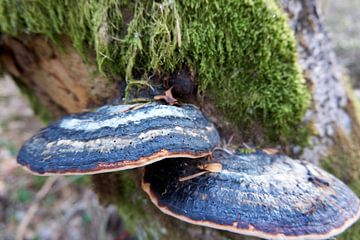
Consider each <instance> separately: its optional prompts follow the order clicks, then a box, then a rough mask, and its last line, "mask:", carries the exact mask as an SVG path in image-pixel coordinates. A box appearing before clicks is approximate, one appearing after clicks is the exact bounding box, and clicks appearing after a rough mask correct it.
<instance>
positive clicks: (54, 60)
mask: <svg viewBox="0 0 360 240" xmlns="http://www.w3.org/2000/svg"><path fill="white" fill-rule="evenodd" d="M24 2H25V1H24ZM94 2H95V1H94ZM144 2H146V1H144ZM254 2H262V1H254ZM49 4H50V3H49ZM83 4H85V3H83ZM108 4H109V6H108V8H107V9H106V13H107V14H103V15H101V18H100V23H97V24H96V33H97V34H98V35H97V36H98V38H96V39H95V40H94V43H88V42H84V46H86V47H81V49H80V50H79V47H78V42H76V40H74V39H75V38H74V36H71V34H74V33H73V32H71V31H70V32H61V30H59V31H58V32H57V33H56V34H57V38H53V36H52V35H51V34H50V35H49V33H48V32H47V31H41V30H34V27H33V28H31V27H30V26H32V25H30V24H29V26H27V28H24V29H22V28H23V26H22V25H21V24H24V23H23V22H26V21H24V19H22V20H21V21H19V22H21V24H20V23H18V24H17V26H16V28H18V29H17V31H16V32H14V31H13V30H9V29H10V28H9V27H8V26H5V24H3V26H1V24H2V23H0V30H1V31H2V35H1V42H0V64H1V66H2V69H3V70H4V71H5V72H6V73H9V74H10V75H11V76H12V77H13V79H14V80H15V81H16V83H17V84H18V86H19V87H20V88H21V89H22V90H23V92H24V93H26V94H27V95H28V96H29V98H30V99H31V102H32V104H33V108H34V109H35V112H36V113H37V114H38V115H40V116H41V117H42V118H43V119H44V120H50V119H55V118H58V117H60V116H62V115H64V114H66V113H73V112H79V111H82V110H84V109H86V108H90V107H95V106H100V105H102V104H104V103H106V102H107V101H109V100H111V99H114V98H116V97H119V96H121V97H125V93H124V92H123V86H122V84H123V83H124V82H126V83H127V86H129V85H131V84H132V83H133V82H135V83H139V84H141V81H135V80H134V79H138V78H141V77H143V76H144V75H145V74H144V72H141V71H140V70H139V69H141V67H142V65H141V64H144V63H143V62H141V61H140V60H138V59H137V58H136V57H137V56H138V55H139V51H140V49H141V48H140V47H139V48H134V49H132V50H134V51H133V52H131V51H130V55H131V54H133V55H131V56H130V57H129V59H128V60H129V62H128V63H126V64H125V65H124V66H126V68H125V69H124V68H123V67H119V68H122V69H120V70H119V71H112V70H109V69H103V68H102V66H103V65H102V63H103V62H106V61H108V60H109V58H111V56H113V55H111V54H112V53H110V55H111V56H110V57H109V56H104V58H101V57H99V55H101V54H100V53H102V52H101V51H99V49H101V47H102V46H103V44H105V45H106V44H108V45H109V46H110V42H111V41H115V42H116V41H117V39H115V40H114V39H110V40H109V39H108V36H107V35H106V34H103V31H105V32H106V31H108V32H109V31H112V30H111V29H110V27H109V26H108V25H107V24H105V23H107V22H111V23H113V24H114V22H112V21H116V20H117V18H115V17H114V15H113V14H114V12H112V11H113V10H112V7H114V6H115V5H116V4H113V3H108ZM111 4H113V5H111ZM261 4H262V3H261ZM23 5H26V4H25V3H23ZM119 5H120V4H119ZM280 5H281V7H282V9H283V11H284V12H285V13H286V14H287V15H288V20H289V26H290V27H291V29H292V31H293V32H294V35H295V38H296V41H297V54H298V55H297V56H298V60H299V63H300V66H301V70H302V74H303V77H304V79H305V80H306V86H307V88H308V90H309V92H310V94H311V105H310V107H308V109H307V111H306V113H305V115H303V116H302V117H303V122H302V123H299V124H298V125H291V124H290V125H289V126H290V129H296V128H297V127H298V126H302V127H303V128H306V129H307V130H308V131H306V132H307V134H306V136H305V137H301V138H300V139H301V141H306V140H307V139H308V138H309V141H310V143H309V144H306V143H301V142H299V141H298V140H296V141H295V140H294V139H292V138H288V137H284V138H283V137H279V140H274V138H271V139H272V140H271V142H270V144H272V145H276V146H278V145H281V147H282V149H283V150H284V151H286V152H287V153H290V154H292V155H295V156H298V157H300V158H304V159H307V160H309V161H312V162H314V163H316V164H322V165H323V166H324V167H326V168H327V169H328V170H330V171H332V172H333V173H335V174H336V175H337V176H339V177H340V178H342V179H343V180H344V181H346V183H348V184H349V185H350V186H352V187H354V189H355V190H356V191H357V193H360V190H359V189H356V187H355V186H356V184H357V183H359V182H360V180H359V175H360V173H359V171H358V169H359V168H360V161H359V160H358V159H360V158H359V157H360V154H359V151H358V150H357V149H359V146H360V137H359V136H360V134H359V133H360V132H359V130H360V128H359V121H358V116H357V114H356V113H357V109H356V108H357V106H356V104H357V102H356V101H355V100H354V99H353V97H352V92H351V87H350V86H349V85H348V83H347V81H346V79H345V77H344V76H342V75H341V73H340V72H339V70H338V68H337V65H336V61H335V56H334V54H333V51H332V49H331V45H330V43H329V38H328V36H327V33H326V30H325V28H324V26H323V22H322V19H321V13H319V7H318V6H317V5H316V1H315V0H297V1H293V0H281V1H280ZM9 6H11V3H3V4H1V3H0V15H1V14H2V15H3V16H2V18H5V19H7V23H9V22H10V20H9V19H10V18H11V17H10V16H9V14H7V13H4V12H2V11H1V10H3V9H5V10H6V7H9ZM116 6H117V7H120V6H118V5H116ZM146 6H147V4H146V3H144V7H145V8H146ZM153 6H154V5H153ZM163 6H164V7H163V11H164V12H166V11H170V13H171V14H169V15H166V13H164V12H160V13H158V14H159V16H161V17H164V18H166V19H167V20H166V21H169V22H170V24H173V25H174V26H175V28H174V31H173V32H169V33H168V34H169V36H173V38H174V39H171V41H172V43H174V48H176V47H178V48H180V47H182V48H184V47H183V46H185V48H186V36H184V33H183V32H182V31H185V30H183V29H185V27H184V28H180V27H179V21H180V22H181V23H182V24H183V25H185V20H184V18H185V16H183V15H181V11H182V9H185V7H184V6H182V5H181V4H180V3H178V4H175V5H173V6H172V5H171V6H170V7H169V9H167V5H166V4H165V3H164V5H163ZM174 6H176V8H175V7H174ZM1 7H2V8H1ZM50 7H51V6H50ZM255 7H256V6H255ZM54 8H55V7H54ZM89 9H90V8H89ZM89 11H90V10H89ZM121 11H122V18H121V20H122V21H123V24H122V25H121V26H123V27H124V26H125V30H126V27H127V32H128V34H130V33H131V32H132V31H133V28H136V25H135V24H132V23H134V21H132V20H133V19H140V18H141V17H143V18H145V17H144V16H140V15H137V13H139V12H140V13H141V11H140V10H139V6H138V5H135V7H134V4H132V3H129V5H128V6H126V7H124V8H121ZM204 11H207V9H204ZM90 12H91V11H90ZM58 14H60V13H58ZM162 14H163V15H162ZM233 14H235V13H233ZM159 16H155V17H154V18H155V20H156V21H157V20H159V19H161V18H160V17H159ZM91 17H92V19H93V18H96V17H98V16H97V15H96V16H91ZM157 17H159V19H157ZM2 18H0V20H1V19H2ZM25 20H26V19H25ZM12 21H13V22H14V21H16V20H13V19H12ZM13 22H11V23H13ZM145 24H147V23H145ZM148 24H149V25H150V24H152V23H151V22H150V23H148ZM210 24H211V23H209V25H210ZM15 25H16V24H15ZM25 25H26V24H25ZM10 26H11V25H10ZM180 26H181V27H182V25H180ZM39 29H41V28H39ZM109 29H110V30H109ZM125 30H124V29H121V30H120V32H119V34H118V36H119V37H120V38H122V40H119V42H121V41H123V42H124V41H127V40H128V39H127V36H128V35H126V31H125ZM160 30H161V31H162V30H164V29H160ZM160 30H159V31H160ZM220 30H223V29H220ZM220 30H219V31H220ZM224 32H226V31H225V30H224ZM85 34H91V32H90V30H89V31H87V32H85ZM159 34H160V33H159ZM171 34H172V35H171ZM99 36H100V37H99ZM101 37H103V38H101ZM142 37H143V38H146V37H147V36H142ZM89 38H90V37H89ZM86 39H87V38H86V37H84V38H83V39H82V40H83V41H85V40H86ZM104 39H105V40H104ZM155 40H156V39H155ZM99 42H100V43H99ZM133 44H136V43H133ZM155 44H159V46H158V49H156V50H158V52H157V54H159V55H160V54H161V53H160V51H161V48H165V47H168V46H164V45H161V44H162V43H159V42H156V41H155ZM264 44H266V42H264ZM111 46H116V44H115V45H114V43H112V45H111ZM131 46H133V45H131ZM145 47H147V46H142V48H145ZM84 48H88V49H87V50H86V51H83V49H84ZM110 49H111V50H113V51H114V52H116V51H118V52H120V53H121V54H120V55H121V56H123V55H127V54H129V51H127V49H124V48H123V47H122V46H120V43H119V47H118V48H116V47H115V48H114V47H112V48H110ZM107 50H109V49H107ZM167 50H168V51H171V49H167ZM274 51H275V50H274ZM185 53H186V54H189V55H191V54H196V53H192V52H190V51H188V52H185ZM104 54H105V53H104ZM137 54H138V55H137ZM218 54H225V53H222V52H219V53H218ZM205 57H206V56H204V58H205ZM159 58H160V57H159ZM145 59H146V58H145ZM249 59H251V58H249ZM112 60H113V61H119V66H120V65H121V64H120V63H121V61H122V59H121V58H116V59H112ZM131 61H133V63H132V64H133V65H131V64H130V63H131ZM159 61H162V62H166V61H177V60H176V59H175V58H172V57H169V59H160V60H159ZM249 61H250V60H249ZM99 62H101V63H99ZM136 65H137V66H139V67H138V68H137V69H135V70H133V69H132V68H131V67H133V66H136ZM174 65H176V66H175V67H174V68H173V69H172V70H173V71H172V72H169V71H167V69H166V68H165V67H164V68H159V69H155V71H153V73H154V76H155V77H156V78H158V79H160V80H162V81H164V79H169V78H173V77H174V74H173V72H176V71H178V72H181V70H183V69H187V70H186V72H187V73H188V75H189V77H190V78H191V79H192V81H193V82H198V81H201V79H200V78H201V77H202V74H201V70H200V67H198V66H196V64H195V63H194V65H192V62H191V61H188V62H187V64H186V67H184V63H183V62H181V63H178V62H176V64H174ZM99 66H100V69H99ZM115 66H116V65H115ZM156 66H159V65H156ZM112 67H114V66H112ZM202 67H204V66H202ZM205 67H209V68H211V66H205ZM129 69H130V70H133V71H132V72H130V73H129V71H128V70H129ZM220 70H221V69H220ZM220 70H219V71H220ZM224 74H225V75H226V74H230V73H224ZM231 74H237V73H231ZM251 74H253V73H251ZM139 76H140V77H139ZM254 76H255V77H256V74H255V75H254ZM130 78H131V79H130ZM229 78H230V76H229ZM199 79H200V80H199ZM222 84H224V85H226V83H222ZM210 85H211V84H210ZM214 85H215V84H213V85H211V86H214ZM224 88H225V87H224ZM213 89H214V87H213ZM220 89H221V88H220ZM203 90H204V92H205V93H204V94H202V91H203ZM216 90H217V89H216ZM213 93H214V90H209V91H207V88H206V87H204V88H203V87H201V84H200V85H199V89H198V91H197V94H196V95H195V96H192V97H193V98H192V99H191V100H190V101H191V102H193V103H195V104H197V105H200V106H201V107H202V110H203V111H204V112H205V113H206V114H207V115H208V116H209V118H210V119H211V120H212V121H214V122H215V123H216V124H217V126H218V127H219V129H220V130H221V133H222V136H223V137H224V138H225V139H228V138H230V137H231V135H235V138H234V140H233V142H232V144H235V145H236V144H238V145H239V144H241V143H242V142H250V143H251V144H254V145H260V146H266V145H265V144H269V141H268V140H267V134H270V133H269V131H267V130H266V128H267V125H266V124H264V121H262V119H261V118H262V115H261V114H256V115H255V117H254V118H252V119H251V121H246V124H245V127H244V126H240V124H238V122H236V121H233V119H234V118H232V117H229V118H227V117H226V116H225V113H224V112H226V111H227V106H229V105H227V104H223V105H220V106H219V105H217V104H216V103H215V102H216V101H217V100H216V99H215V97H213V96H214V94H213ZM226 94H229V96H230V97H231V94H230V93H224V94H223V95H226ZM130 95H131V94H130ZM260 95H261V94H260ZM127 96H128V94H127ZM249 97H251V96H249ZM230 100H231V99H230ZM300 108H301V107H300ZM229 111H231V110H229ZM264 112H265V111H264ZM299 112H301V111H300V110H299ZM266 113H267V115H268V112H266ZM271 114H274V115H275V114H276V113H275V112H270V115H271ZM265 115H266V114H265ZM274 119H275V118H274ZM270 120H271V119H270ZM274 121H275V120H274ZM278 125H279V124H277V123H276V124H275V123H274V124H273V125H269V126H275V127H278ZM304 126H306V127H304ZM259 129H260V130H259ZM254 132H255V133H254ZM277 133H279V136H280V135H281V136H282V132H281V131H279V132H277ZM297 133H298V134H300V133H299V132H297ZM271 134H272V133H271ZM140 175H141V174H140V173H139V171H138V170H132V171H129V172H120V173H113V174H101V175H95V176H93V182H94V189H95V191H96V192H97V193H98V194H99V196H100V198H101V199H102V200H103V202H104V203H114V204H117V205H118V207H119V212H120V213H121V215H122V216H123V217H124V219H125V221H126V222H127V223H128V225H129V228H130V230H131V231H132V232H133V233H134V234H136V235H137V236H138V237H139V238H140V239H170V237H171V239H227V238H233V239H245V237H241V236H236V235H233V234H228V233H225V234H224V233H222V232H219V231H215V230H211V229H205V228H202V227H196V226H192V225H190V224H185V223H180V221H178V220H174V219H172V218H170V217H168V216H165V215H163V214H162V213H160V211H159V210H157V209H155V208H154V207H153V206H152V204H151V203H150V202H149V201H148V199H147V197H146V196H145V194H144V193H142V191H141V190H140V186H139V176H140ZM109 185H111V186H116V188H115V187H113V188H111V189H109V188H106V186H109ZM357 229H360V227H359V226H358V225H356V226H354V227H353V228H352V229H351V230H350V231H348V232H346V233H345V235H343V236H344V238H345V237H346V238H347V239H350V238H351V237H354V236H356V235H355V234H359V233H358V232H359V231H360V230H357Z"/></svg>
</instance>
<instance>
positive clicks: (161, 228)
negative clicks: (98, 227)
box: [91, 170, 202, 240]
mask: <svg viewBox="0 0 360 240" xmlns="http://www.w3.org/2000/svg"><path fill="white" fill-rule="evenodd" d="M91 177H92V182H93V187H94V190H95V192H96V193H97V194H98V196H99V197H100V200H101V202H102V203H103V204H108V203H113V204H114V203H115V204H116V205H117V206H119V208H118V209H119V214H120V216H121V217H122V220H123V222H124V224H125V225H126V229H127V230H128V231H129V232H130V233H131V234H132V235H133V236H136V239H139V240H147V239H159V240H162V239H174V240H180V239H192V237H191V236H190V235H189V232H188V230H189V229H192V230H194V229H195V231H199V229H202V228H201V227H198V226H193V225H190V224H187V223H184V222H181V221H179V220H176V219H174V218H172V217H169V216H167V215H165V214H163V213H162V212H161V211H160V210H159V209H157V208H156V207H155V206H154V205H153V204H152V203H151V202H150V200H149V199H148V197H147V196H146V194H145V192H144V191H143V190H142V189H141V187H140V186H139V185H140V184H139V183H140V178H141V174H139V171H137V170H127V171H121V172H116V173H108V174H97V175H93V176H91ZM104 186H116V187H113V188H104ZM190 232H191V231H190ZM200 232H201V230H200Z"/></svg>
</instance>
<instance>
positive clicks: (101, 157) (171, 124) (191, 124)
mask: <svg viewBox="0 0 360 240" xmlns="http://www.w3.org/2000/svg"><path fill="white" fill-rule="evenodd" d="M218 142H219V135H218V133H217V130H216V129H215V127H214V125H213V124H212V123H210V122H209V121H208V120H207V119H206V118H205V116H204V115H203V114H202V112H201V111H200V110H199V109H198V108H197V107H195V106H193V105H186V104H184V105H182V106H181V107H176V106H169V105H164V104H160V103H156V102H154V103H146V104H134V105H119V106H111V105H106V106H103V107H101V108H99V109H98V110H96V111H94V112H85V113H80V114H73V115H70V116H67V117H65V118H63V119H61V120H60V121H58V122H55V123H53V124H51V125H50V126H48V127H47V128H45V129H42V130H41V131H40V132H39V133H38V134H37V135H35V136H34V137H32V138H31V139H30V140H29V141H28V142H26V143H25V144H24V145H23V147H22V148H21V149H20V152H19V155H18V158H17V160H18V163H20V164H21V165H23V166H25V167H27V168H28V169H29V170H30V171H32V172H34V173H36V174H44V175H51V174H92V173H101V172H110V171H117V170H124V169H130V168H136V167H141V166H144V165H146V164H150V163H153V162H156V161H159V160H161V159H164V158H172V157H185V158H199V157H203V156H207V155H209V154H210V152H211V150H212V149H213V148H214V147H215V146H216V145H217V144H218Z"/></svg>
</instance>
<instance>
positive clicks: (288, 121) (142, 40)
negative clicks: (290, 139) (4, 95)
mask: <svg viewBox="0 0 360 240" xmlns="http://www.w3.org/2000/svg"><path fill="white" fill-rule="evenodd" d="M0 32H2V33H6V34H11V35H18V34H19V33H24V32H25V33H40V34H45V35H46V36H48V37H49V38H51V39H52V40H53V41H55V42H59V35H61V34H67V35H69V36H70V38H71V39H72V41H73V44H74V46H75V48H76V49H77V50H78V51H79V53H80V54H81V55H82V56H83V57H84V60H86V58H87V56H88V51H89V50H90V51H95V52H96V60H97V64H98V67H99V70H100V71H101V72H102V73H104V74H105V75H107V76H108V77H110V78H112V77H114V76H116V77H117V79H119V78H120V79H122V80H126V81H127V83H128V90H129V89H130V88H131V87H134V86H135V87H136V86H142V85H146V84H147V80H148V77H149V76H151V75H153V74H154V73H161V72H168V73H171V72H172V71H174V70H175V69H177V68H180V67H181V66H184V65H188V66H191V68H192V69H193V70H194V71H195V73H196V76H197V78H198V80H199V83H200V86H199V89H200V90H201V91H202V92H204V94H206V95H207V96H210V97H211V99H212V101H213V102H214V103H215V105H217V106H218V107H219V108H220V109H221V110H223V114H224V116H225V117H226V118H227V119H229V120H231V121H232V122H233V123H235V124H236V125H238V126H240V125H241V126H246V124H248V123H250V122H253V121H258V122H261V123H262V124H263V125H264V126H265V129H267V130H269V135H271V136H279V135H287V134H289V132H290V131H291V130H293V129H294V126H296V125H297V124H298V123H299V122H300V121H301V119H302V116H303V114H304V111H305V108H306V106H307V104H308V102H309V94H308V92H307V90H306V87H305V86H304V84H303V82H302V77H301V74H300V69H299V66H298V63H297V60H296V47H295V40H294V37H293V35H292V33H291V30H290V28H289V27H288V26H287V20H286V17H285V16H284V14H283V13H282V12H281V10H280V9H279V8H278V7H277V5H276V1H275V0H246V1H237V0H228V1H191V0H183V1H165V0H164V1H147V0H142V1H137V2H136V4H134V3H132V2H130V1H121V2H120V1H117V0H106V1H99V0H92V1H88V0H79V1H73V0H65V1H58V0H34V1H25V0H23V1H12V0H3V1H1V2H0ZM59 44H61V43H59Z"/></svg>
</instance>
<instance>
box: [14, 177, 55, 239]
mask: <svg viewBox="0 0 360 240" xmlns="http://www.w3.org/2000/svg"><path fill="white" fill-rule="evenodd" d="M58 178H59V177H58V176H56V177H49V178H48V179H47V180H46V182H45V184H44V185H43V186H42V187H41V189H40V190H39V191H38V192H37V193H36V195H35V199H34V201H33V202H32V203H31V206H30V207H29V209H28V211H27V212H26V215H25V217H24V218H23V219H22V220H21V222H20V224H19V226H18V227H17V229H16V236H15V240H23V239H24V235H25V231H26V229H27V227H28V225H29V223H30V221H31V219H32V218H33V217H34V215H35V214H36V212H37V211H38V210H39V205H40V202H41V200H42V199H43V198H44V197H45V196H46V195H47V194H48V193H49V191H50V190H51V187H52V186H53V185H54V183H55V182H56V180H57V179H58Z"/></svg>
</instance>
